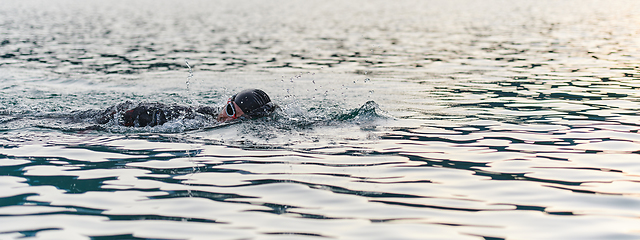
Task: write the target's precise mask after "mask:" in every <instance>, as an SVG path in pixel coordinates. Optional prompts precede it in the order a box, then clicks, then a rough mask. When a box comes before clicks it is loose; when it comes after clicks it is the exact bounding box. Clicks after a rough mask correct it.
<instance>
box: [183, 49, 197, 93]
mask: <svg viewBox="0 0 640 240" xmlns="http://www.w3.org/2000/svg"><path fill="white" fill-rule="evenodd" d="M184 63H185V64H186V65H187V67H188V68H189V75H188V76H187V81H186V82H185V83H186V85H187V99H188V103H189V104H193V103H195V100H194V99H193V98H192V97H191V92H190V89H189V87H190V85H191V79H192V78H193V69H191V66H190V65H189V61H188V60H186V59H185V60H184Z"/></svg>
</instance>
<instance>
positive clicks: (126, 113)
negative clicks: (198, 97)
mask: <svg viewBox="0 0 640 240" xmlns="http://www.w3.org/2000/svg"><path fill="white" fill-rule="evenodd" d="M218 112H219V109H218V108H214V107H209V106H202V107H198V108H192V107H186V106H179V105H165V104H162V103H140V104H138V105H135V104H134V103H132V102H130V101H127V102H124V103H121V104H118V105H115V106H112V107H109V108H107V109H106V110H104V111H103V112H101V113H100V114H98V116H97V118H96V121H97V122H98V123H100V124H105V123H108V122H109V121H111V120H112V119H116V118H117V119H116V120H117V121H118V123H119V124H122V125H124V126H127V127H145V126H150V127H153V126H157V125H162V124H164V123H166V122H169V121H171V120H174V119H181V118H182V119H193V118H195V117H197V116H202V117H206V118H211V117H213V118H214V119H215V117H216V116H217V115H218Z"/></svg>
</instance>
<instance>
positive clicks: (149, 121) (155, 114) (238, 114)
mask: <svg viewBox="0 0 640 240" xmlns="http://www.w3.org/2000/svg"><path fill="white" fill-rule="evenodd" d="M134 106H135V105H134V104H133V103H132V102H130V101H127V102H125V103H121V104H118V105H115V106H112V107H110V108H108V109H107V110H105V111H103V112H101V113H99V114H98V116H97V122H98V123H100V124H105V123H108V122H109V121H111V120H112V119H113V118H114V117H115V116H116V113H121V114H120V115H119V116H121V118H120V119H118V123H120V124H121V125H124V126H127V127H146V126H150V127H152V126H158V125H162V124H164V123H166V122H168V121H171V120H173V119H179V118H186V119H194V118H196V117H198V116H199V117H206V118H215V119H216V120H217V121H218V122H221V123H223V122H229V121H234V120H238V119H255V118H260V117H264V116H268V115H269V114H271V113H272V112H273V111H274V110H275V109H276V107H277V106H276V105H275V104H274V103H272V102H271V99H270V98H269V96H268V95H267V94H266V93H265V92H264V91H262V90H260V89H246V90H243V91H241V92H239V93H238V94H236V95H233V96H232V97H231V98H229V100H228V101H227V103H226V104H225V105H224V107H222V108H221V109H220V108H215V107H209V106H202V107H198V108H195V109H194V108H191V107H186V106H178V105H172V106H168V105H165V104H162V103H140V104H138V105H137V106H135V107H134Z"/></svg>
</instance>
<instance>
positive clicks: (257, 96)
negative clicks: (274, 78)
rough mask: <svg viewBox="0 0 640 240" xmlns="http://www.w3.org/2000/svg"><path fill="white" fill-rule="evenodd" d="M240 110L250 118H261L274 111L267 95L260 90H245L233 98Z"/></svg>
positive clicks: (273, 106)
mask: <svg viewBox="0 0 640 240" xmlns="http://www.w3.org/2000/svg"><path fill="white" fill-rule="evenodd" d="M232 99H233V102H235V103H236V104H237V105H238V107H240V109H242V111H243V112H244V114H245V115H247V116H248V117H250V118H257V117H263V116H266V115H268V114H269V113H271V112H273V110H275V105H274V104H273V103H271V98H269V95H267V93H265V92H264V91H262V90H260V89H246V90H243V91H242V92H239V93H238V94H236V95H234V96H233V98H232Z"/></svg>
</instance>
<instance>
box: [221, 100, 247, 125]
mask: <svg viewBox="0 0 640 240" xmlns="http://www.w3.org/2000/svg"><path fill="white" fill-rule="evenodd" d="M243 115H244V112H243V111H242V109H240V107H239V106H238V105H237V104H236V103H235V102H233V101H231V99H229V101H227V104H226V105H225V106H224V109H222V111H220V114H218V122H227V121H231V120H235V119H238V118H240V117H242V116H243Z"/></svg>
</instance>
